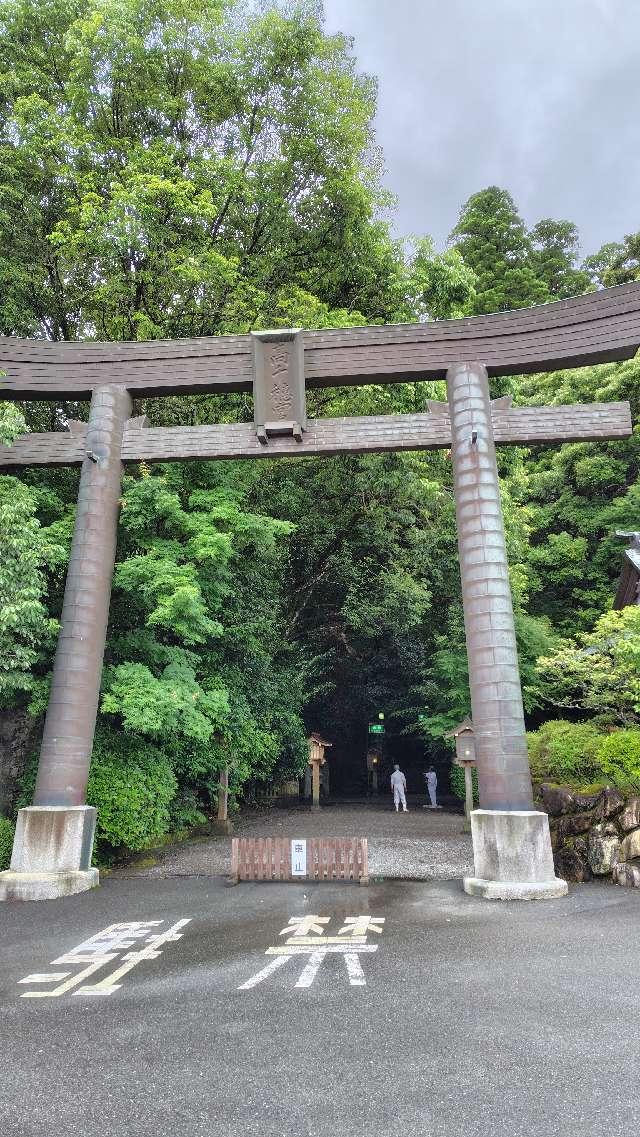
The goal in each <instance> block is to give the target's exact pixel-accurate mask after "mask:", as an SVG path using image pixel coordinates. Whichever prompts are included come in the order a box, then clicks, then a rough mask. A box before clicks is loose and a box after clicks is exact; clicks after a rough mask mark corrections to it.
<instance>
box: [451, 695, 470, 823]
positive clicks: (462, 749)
mask: <svg viewBox="0 0 640 1137" xmlns="http://www.w3.org/2000/svg"><path fill="white" fill-rule="evenodd" d="M445 738H454V739H455V742H456V756H455V758H454V763H455V765H456V766H462V768H463V769H464V812H465V816H466V818H467V821H469V820H470V818H471V811H472V809H473V778H472V774H471V771H472V770H473V768H474V766H475V765H476V740H475V735H474V732H473V723H472V721H471V719H470V718H469V716H468V715H467V717H466V718H464V719H463V720H462V722H460V723H458V725H457V726H454V728H453V730H449V731H447V733H446V734H445Z"/></svg>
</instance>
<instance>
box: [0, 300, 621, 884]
mask: <svg viewBox="0 0 640 1137" xmlns="http://www.w3.org/2000/svg"><path fill="white" fill-rule="evenodd" d="M639 346H640V284H631V285H625V286H624V287H622V288H615V289H607V290H604V291H602V292H599V293H592V294H589V295H587V296H582V297H577V298H575V299H572V300H567V301H560V302H558V303H555V304H549V305H545V306H543V307H539V308H530V309H524V310H521V311H517V312H509V313H498V314H495V315H491V316H482V317H474V318H471V319H466V320H452V321H445V322H442V323H434V324H427V325H398V326H396V327H370V328H350V329H339V330H331V331H321V332H300V331H290V330H283V331H274V332H258V333H252V334H250V335H248V336H226V337H220V338H214V339H203V340H184V341H181V340H179V341H169V342H163V341H157V342H155V341H154V342H152V343H143V344H138V343H123V344H97V343H62V344H58V343H56V344H53V343H48V342H44V341H24V340H13V339H4V340H0V368H2V369H3V370H4V371H5V377H4V379H3V380H1V381H0V384H1V385H0V394H2V395H4V396H5V397H6V398H13V399H29V398H40V399H43V398H44V399H62V398H72V399H82V398H88V397H90V398H91V409H90V413H89V421H88V423H86V424H85V423H79V422H74V423H70V424H69V431H68V432H66V433H65V432H54V433H51V434H31V435H25V436H23V437H22V438H20V439H18V440H17V441H16V443H15V444H14V446H13V447H11V448H8V449H7V450H5V451H4V452H3V453H2V454H0V466H4V467H5V468H11V467H13V468H16V467H18V468H19V467H20V466H24V465H26V464H32V463H33V464H44V465H73V464H80V465H81V466H82V471H81V476H80V489H79V496H78V510H77V516H76V525H75V531H74V538H73V544H72V550H71V556H70V562H69V570H68V573H67V582H66V587H65V597H64V604H63V613H62V620H61V629H60V636H59V642H58V649H57V653H56V659H55V662H54V669H53V678H52V688H51V697H50V702H49V707H48V711H47V717H46V720H45V727H44V734H43V741H42V749H41V757H40V765H39V771H38V780H37V786H36V793H35V797H34V805H33V806H30V807H28V808H26V809H24V810H21V811H20V814H19V818H18V825H17V828H16V840H15V843H14V850H13V856H12V861H11V869H10V871H9V872H7V873H3V874H0V898H2V897H15V898H22V899H40V898H49V897H54V896H60V895H65V894H68V893H70V892H77V891H81V890H83V889H86V888H88V887H91V886H92V884H94V883H96V881H97V870H95V869H91V867H90V863H91V847H92V842H93V830H94V825H95V810H93V809H91V808H90V807H88V806H87V805H86V804H85V791H86V782H87V777H88V772H89V763H90V758H91V749H92V743H93V733H94V729H95V720H96V714H97V707H98V695H99V684H100V673H101V667H102V658H103V654H104V646H105V638H106V628H107V618H108V606H109V592H110V581H111V576H112V572H113V565H114V556H115V543H116V531H117V513H118V498H119V493H120V478H121V472H122V462H126V461H140V460H142V459H145V460H147V461H154V460H157V461H160V460H161V461H167V460H183V459H189V458H250V457H278V456H292V455H295V456H300V457H302V456H307V455H311V454H336V453H340V452H372V451H385V450H395V449H404V450H419V449H430V448H434V447H446V448H450V449H451V455H452V460H453V467H454V478H455V492H456V518H457V526H458V547H459V554H460V571H461V578H462V594H463V604H464V613H465V629H466V637H467V652H468V657H469V678H470V691H471V706H472V715H473V721H474V728H475V735H476V754H477V764H478V778H479V786H480V809H479V810H476V811H474V813H473V814H472V833H473V843H474V857H475V876H474V877H472V878H467V879H466V880H465V882H464V885H465V889H466V890H467V891H468V892H473V893H478V894H480V895H483V896H487V897H500V898H505V897H513V898H525V897H526V898H534V897H540V898H545V897H553V896H559V895H562V894H563V893H564V892H565V891H566V884H565V883H564V881H559V880H558V879H557V878H556V877H555V875H554V868H553V859H552V854H551V845H550V839H549V829H548V822H547V818H546V815H545V814H542V813H539V812H537V811H536V810H534V809H533V800H532V790H531V779H530V774H529V767H528V761H527V753H526V738H525V725H524V712H523V707H522V694H521V689H520V676H519V671H518V660H517V651H516V641H515V630H514V622H513V607H512V601H511V594H510V590H509V579H508V564H507V557H506V547H505V539H504V526H503V520H502V513H501V507H500V493H499V483H498V473H497V466H496V458H495V443H496V442H498V443H511V444H519V445H531V444H536V443H542V442H554V441H555V442H561V441H568V440H579V439H585V440H586V439H594V440H598V439H600V440H604V439H615V438H625V437H628V436H629V434H630V433H631V417H630V410H629V405H628V404H627V403H611V404H581V405H578V406H573V407H566V406H565V407H553V406H552V407H513V406H511V403H510V400H509V399H504V398H503V399H497V400H494V401H493V402H492V401H491V399H490V394H489V379H488V377H489V375H490V374H511V373H518V372H535V371H548V370H553V369H555V368H558V367H569V366H572V367H573V366H581V365H584V364H591V363H601V362H608V361H613V360H620V359H628V358H631V357H632V356H633V355H634V354H635V352H636V351H637V349H638V347H639ZM444 375H446V378H447V396H448V399H447V403H431V404H429V410H428V413H425V414H419V415H390V416H375V417H370V418H365V417H363V418H353V419H334V420H328V419H327V420H323V419H320V420H317V421H308V420H307V415H306V395H305V392H306V387H307V386H310V387H313V386H334V385H344V384H348V383H358V384H361V383H387V382H400V381H403V380H405V381H406V380H416V379H424V378H434V377H443V376H444ZM250 388H252V389H253V393H254V410H255V422H254V424H253V425H250V424H243V423H238V424H231V425H227V424H224V425H223V424H218V425H211V426H202V427H173V428H165V429H156V428H151V427H148V426H147V424H146V420H144V419H140V418H138V419H131V418H130V414H131V406H132V397H133V396H145V397H154V396H161V395H166V394H189V393H193V392H201V393H204V392H206V391H216V392H222V391H233V390H247V389H250Z"/></svg>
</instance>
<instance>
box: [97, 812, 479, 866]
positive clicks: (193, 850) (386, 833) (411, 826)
mask: <svg viewBox="0 0 640 1137" xmlns="http://www.w3.org/2000/svg"><path fill="white" fill-rule="evenodd" d="M462 822H463V819H462V816H461V815H460V814H459V813H448V812H446V811H445V810H442V811H440V810H438V811H435V810H426V809H422V807H421V803H415V804H414V803H412V802H411V801H410V802H409V812H408V813H396V812H395V810H394V809H392V808H390V807H389V806H388V805H387V804H386V802H385V803H384V804H377V803H376V804H375V805H369V804H366V805H365V804H362V805H356V804H352V803H347V804H344V805H343V804H336V805H332V806H324V807H323V808H322V809H321V810H320V812H319V813H311V812H309V811H308V810H305V809H278V808H273V809H270V810H268V811H252V812H245V813H244V814H242V815H241V816H240V817H239V818H237V819H236V820H235V822H234V826H235V829H234V832H235V835H236V836H238V837H367V838H368V841H369V872H370V874H371V876H372V877H396V878H400V879H407V880H411V879H415V880H454V879H457V878H460V877H462V876H465V875H468V874H471V873H472V871H473V853H472V848H471V837H470V835H469V834H468V833H463V831H462ZM230 865H231V840H230V838H228V837H198V838H192V839H191V840H189V841H184V842H182V843H181V844H179V845H170V846H167V847H166V848H163V849H156V850H153V851H152V852H147V853H143V854H142V855H141V856H140V857H137V858H136V859H135V860H133V861H131V862H130V863H129V864H127V865H125V866H123V867H121V868H119V869H116V870H114V872H113V874H112V875H113V876H118V877H128V876H146V877H168V876H202V875H214V876H219V875H225V874H227V873H228V872H229V871H230Z"/></svg>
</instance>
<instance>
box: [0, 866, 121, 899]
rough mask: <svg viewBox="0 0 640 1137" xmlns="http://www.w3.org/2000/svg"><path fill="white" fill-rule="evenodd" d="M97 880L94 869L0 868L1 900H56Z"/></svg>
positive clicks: (97, 875) (98, 881) (98, 876)
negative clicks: (38, 870) (44, 869)
mask: <svg viewBox="0 0 640 1137" xmlns="http://www.w3.org/2000/svg"><path fill="white" fill-rule="evenodd" d="M99 883H100V874H99V872H98V870H97V869H86V870H85V871H83V872H79V871H78V872H72V871H68V872H12V871H11V869H9V870H8V871H7V872H0V900H58V899H59V898H60V897H61V896H74V895H75V893H76V892H86V891H87V889H89V888H95V887H96V885H97V884H99Z"/></svg>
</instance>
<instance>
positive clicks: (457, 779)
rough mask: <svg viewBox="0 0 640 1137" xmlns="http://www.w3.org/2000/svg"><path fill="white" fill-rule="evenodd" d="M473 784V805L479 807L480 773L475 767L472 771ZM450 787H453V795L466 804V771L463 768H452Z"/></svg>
mask: <svg viewBox="0 0 640 1137" xmlns="http://www.w3.org/2000/svg"><path fill="white" fill-rule="evenodd" d="M471 782H472V785H473V804H474V805H477V804H478V802H479V800H480V799H479V797H478V771H477V770H476V769H475V767H474V768H473V769H472V771H471ZM449 785H450V787H451V793H452V794H455V796H456V797H457V798H459V799H460V801H461V802H462V803H463V804H464V800H465V794H464V769H463V767H462V766H452V767H451V770H450V772H449Z"/></svg>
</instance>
